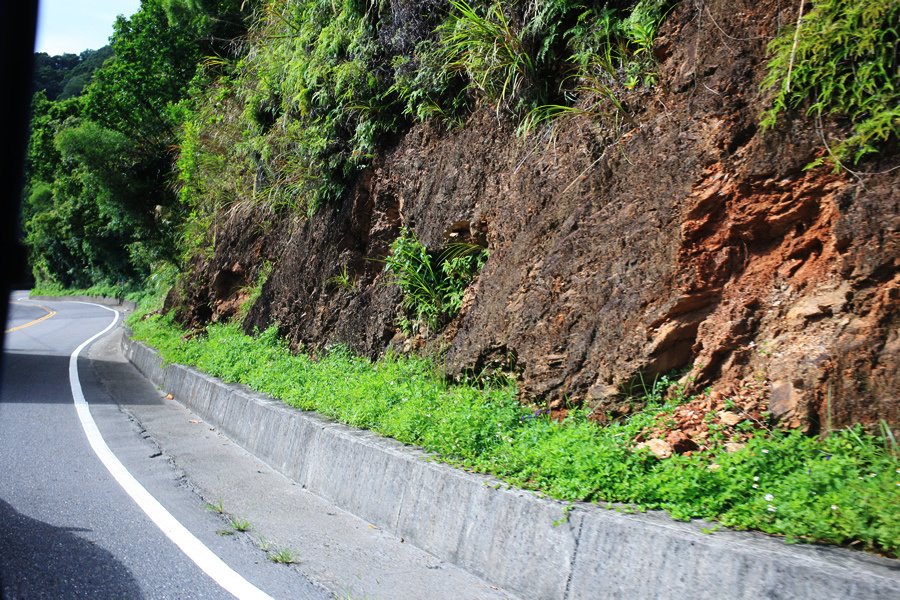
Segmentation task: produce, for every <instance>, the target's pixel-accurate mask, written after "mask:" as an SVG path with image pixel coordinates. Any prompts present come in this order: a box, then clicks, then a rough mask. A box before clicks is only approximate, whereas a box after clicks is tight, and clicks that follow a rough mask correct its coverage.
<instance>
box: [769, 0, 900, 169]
mask: <svg viewBox="0 0 900 600" xmlns="http://www.w3.org/2000/svg"><path fill="white" fill-rule="evenodd" d="M898 28H900V4H898V3H897V2H894V1H893V0H866V1H852V0H822V1H817V2H815V3H814V4H813V7H812V9H811V10H810V11H809V12H808V13H807V14H805V15H803V17H802V18H801V19H800V20H799V23H797V24H796V25H795V26H792V27H786V28H784V29H783V30H782V31H781V32H780V33H779V34H778V36H777V37H776V38H775V39H774V40H772V42H771V43H770V44H769V53H770V55H771V60H770V61H769V65H768V67H769V72H768V75H767V76H766V78H765V80H764V81H763V87H764V88H774V89H775V95H774V98H773V100H772V107H771V108H770V109H769V110H767V111H766V112H765V113H763V116H762V125H763V126H764V127H771V126H773V125H775V123H776V121H777V119H778V117H779V115H781V114H782V113H784V112H785V111H787V110H789V109H794V108H798V107H800V106H801V105H802V104H804V103H805V102H807V101H810V102H811V103H810V104H809V105H808V108H807V113H808V114H812V115H815V116H817V117H818V116H821V115H839V116H844V117H846V118H847V119H848V120H849V121H850V123H851V124H852V133H851V134H850V136H849V137H847V138H846V139H843V140H841V141H839V142H838V143H837V144H836V145H835V146H834V147H833V148H831V149H830V153H829V154H830V155H829V156H828V157H826V158H823V159H820V160H818V161H816V162H815V163H813V165H811V166H815V165H818V164H821V163H822V162H823V161H825V160H828V161H830V162H832V163H833V164H834V166H835V168H836V169H839V168H840V163H841V161H844V160H849V161H851V162H854V163H855V162H858V161H859V160H860V159H861V158H862V157H863V156H865V155H867V154H871V153H874V152H877V151H878V148H879V147H880V146H881V145H883V144H884V143H886V142H887V141H888V140H889V139H894V140H896V139H897V138H898V134H900V59H898V57H897V45H898Z"/></svg>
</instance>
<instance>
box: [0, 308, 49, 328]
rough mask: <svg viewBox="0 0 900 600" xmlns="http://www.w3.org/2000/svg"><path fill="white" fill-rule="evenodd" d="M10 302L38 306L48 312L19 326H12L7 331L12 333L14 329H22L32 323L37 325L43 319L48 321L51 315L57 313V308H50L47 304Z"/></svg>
mask: <svg viewBox="0 0 900 600" xmlns="http://www.w3.org/2000/svg"><path fill="white" fill-rule="evenodd" d="M10 304H19V305H21V306H37V307H38V308H42V309H44V310H46V311H47V314H46V315H44V316H43V317H40V318H38V319H35V320H34V321H29V322H27V323H25V324H23V325H19V326H18V327H11V328H9V329H7V330H6V333H12V332H13V331H19V330H20V329H25V328H26V327H31V326H32V325H37V324H38V323H40V322H41V321H46V320H47V319H49V318H50V317H52V316H53V315H55V314H56V311H55V310H50V309H49V308H47V307H46V306H41V305H40V304H25V303H24V302H10Z"/></svg>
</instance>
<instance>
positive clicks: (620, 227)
mask: <svg viewBox="0 0 900 600" xmlns="http://www.w3.org/2000/svg"><path fill="white" fill-rule="evenodd" d="M787 4H789V5H790V6H787ZM795 5H796V3H795V2H792V3H784V2H779V1H777V0H763V1H760V2H733V1H726V0H713V1H708V2H681V3H679V4H678V5H677V6H676V7H675V8H674V10H673V11H672V13H671V14H670V15H669V16H668V17H667V19H666V20H665V22H664V23H663V25H662V28H661V29H660V32H659V36H658V37H657V39H656V42H655V44H654V47H653V49H654V54H655V56H656V59H657V60H658V62H659V81H658V84H657V85H656V86H655V87H654V88H652V89H651V90H649V91H646V90H645V91H633V92H630V93H628V94H626V95H625V96H624V97H623V99H622V100H623V103H624V104H626V105H627V106H628V107H630V109H631V110H632V111H633V114H634V116H633V117H631V118H628V119H623V118H622V117H621V116H617V114H618V113H615V112H614V111H610V112H609V113H607V114H590V115H578V116H573V117H571V118H565V119H559V120H557V121H556V122H555V123H554V124H553V125H552V127H548V128H544V129H538V130H536V131H535V132H534V133H532V134H530V135H528V136H525V137H522V136H517V135H516V134H515V132H514V131H513V128H512V126H511V125H509V124H507V123H506V122H505V121H504V120H503V119H498V116H497V114H496V113H495V112H494V111H493V110H491V109H489V108H483V109H479V110H476V111H475V112H474V113H473V114H472V115H471V116H470V117H469V118H468V119H467V120H466V122H465V123H464V126H462V127H461V128H458V129H453V130H450V131H447V130H446V129H444V128H441V127H439V126H437V125H433V124H429V123H425V124H419V125H415V126H413V127H412V128H411V129H410V130H409V131H407V132H406V133H404V134H403V135H401V136H400V137H399V138H398V139H397V140H396V141H395V142H394V143H393V145H392V146H391V147H389V148H386V149H385V150H384V151H383V152H381V153H380V154H378V155H377V157H376V158H375V159H374V162H373V164H372V165H371V166H370V167H369V168H367V169H366V170H365V171H364V172H363V173H362V174H361V175H360V176H359V177H358V179H357V181H356V183H355V185H354V187H353V188H352V191H351V193H349V194H346V195H345V197H344V199H343V200H342V201H341V202H340V204H339V205H337V206H331V207H326V208H323V209H321V210H319V212H317V213H316V214H315V215H313V216H312V217H309V218H306V217H298V216H296V215H289V214H279V213H273V212H271V210H270V209H269V208H266V207H264V206H262V205H259V204H251V203H247V204H243V205H240V206H239V207H236V208H233V209H232V210H229V211H223V212H222V213H220V214H218V215H217V217H216V223H215V230H216V245H215V250H214V253H212V255H209V256H198V257H197V258H195V260H194V262H193V272H192V273H191V275H190V276H189V277H186V278H185V280H184V282H183V283H182V284H181V287H180V289H179V290H178V293H177V297H176V296H173V298H172V303H175V301H176V299H177V300H178V301H179V302H180V303H181V309H180V311H181V312H180V314H181V318H182V319H183V320H184V321H186V322H192V323H194V324H200V323H205V322H208V321H210V320H224V319H228V318H231V317H233V316H234V315H235V314H236V311H237V308H238V306H239V305H240V304H241V302H242V301H243V300H244V298H245V296H246V293H247V292H246V290H247V288H248V287H249V286H252V284H253V282H254V281H255V280H256V278H257V276H258V273H259V271H260V269H261V266H262V265H263V263H264V262H269V263H271V265H272V272H271V276H269V277H268V279H267V280H266V281H265V284H264V285H263V287H262V293H261V295H260V297H259V299H258V300H257V301H256V303H255V304H254V305H253V306H252V308H250V310H249V312H248V314H247V316H246V318H245V321H244V323H245V326H246V328H247V329H248V330H252V329H253V328H255V327H259V328H263V327H266V326H268V325H270V324H272V323H277V324H278V327H279V329H280V331H281V333H283V334H284V335H285V336H286V337H287V338H288V339H289V340H290V341H291V343H292V344H293V345H294V346H295V347H300V346H303V347H306V348H309V349H312V350H313V351H315V349H316V348H318V347H322V346H324V345H327V344H333V343H342V344H347V345H349V346H351V347H352V348H354V349H355V350H357V351H358V352H361V353H364V354H367V355H370V356H376V355H378V354H380V353H382V352H383V351H385V349H386V348H387V347H388V346H389V345H394V346H396V347H400V348H410V347H420V346H422V345H425V346H427V347H428V348H429V349H431V350H433V351H439V356H441V360H442V361H443V363H444V365H445V367H446V370H447V372H448V374H450V375H458V374H462V373H476V374H478V373H483V372H485V371H491V370H501V371H504V372H507V373H512V374H514V376H515V377H516V378H517V379H518V382H519V389H520V390H521V393H522V395H523V399H525V400H526V401H530V402H536V403H547V404H549V405H550V407H552V408H554V409H557V410H563V409H564V408H565V407H567V406H571V405H577V404H583V405H586V406H588V407H591V408H593V409H595V415H596V416H597V418H598V419H599V420H603V419H605V418H607V417H608V416H610V415H612V416H615V415H616V414H621V413H622V412H624V411H627V410H628V409H627V405H626V404H623V403H622V401H621V398H622V394H623V392H624V391H627V390H628V388H629V387H630V386H633V385H635V384H636V382H639V381H641V380H643V381H645V382H646V381H652V379H653V378H654V376H656V375H659V374H663V373H668V372H670V371H673V370H677V369H682V370H686V373H687V374H686V375H684V382H685V383H686V384H687V385H688V386H689V388H690V389H691V390H692V391H701V390H703V389H706V388H711V390H712V393H711V394H710V395H707V396H702V397H700V398H699V399H697V400H695V401H694V403H693V404H692V405H688V409H686V410H688V412H689V411H690V410H691V407H693V408H696V410H697V412H698V413H700V412H709V411H714V410H722V408H723V407H724V406H725V403H726V401H727V402H728V405H729V406H731V404H732V403H734V404H735V405H737V406H738V407H740V408H742V409H744V410H746V411H748V412H750V413H751V414H759V413H762V412H763V411H766V410H768V411H769V412H770V413H771V414H772V416H773V417H774V418H775V419H777V420H778V421H779V422H780V423H781V424H783V425H785V426H789V427H801V428H804V429H805V430H807V431H810V432H816V431H818V430H820V429H821V428H824V427H830V426H835V427H837V426H841V425H846V424H851V423H856V422H862V423H869V424H872V423H877V422H878V420H879V419H885V420H887V421H888V422H890V423H892V424H898V423H900V403H898V402H897V398H898V396H900V375H898V374H900V364H898V355H900V352H898V351H900V334H898V323H900V317H898V310H897V307H898V297H900V275H898V268H897V267H898V261H900V248H898V237H900V236H898V233H897V232H898V225H900V222H898V221H900V210H898V204H900V170H891V167H892V166H894V165H896V164H897V156H898V155H897V152H896V148H888V150H887V151H885V152H883V153H882V154H881V155H880V158H878V159H877V160H870V161H868V162H866V163H862V164H861V165H860V169H861V170H862V171H865V172H866V173H864V174H857V173H849V172H848V171H846V170H844V171H841V172H839V173H837V174H835V173H832V172H831V171H830V170H829V169H828V167H819V168H816V169H812V170H805V169H804V167H805V166H806V165H807V164H809V163H810V162H811V161H813V160H814V159H816V158H817V157H818V156H820V155H821V154H822V153H823V152H824V149H823V141H822V139H823V138H822V136H821V134H820V132H819V131H818V130H817V127H824V128H825V130H826V131H832V130H836V129H840V127H841V124H840V123H836V122H825V123H818V124H817V123H816V122H815V120H814V119H812V118H811V117H807V116H806V115H804V114H802V113H797V114H793V115H789V116H788V117H787V118H783V119H781V121H780V123H779V124H778V125H777V126H776V127H775V128H773V129H770V130H767V131H761V130H760V129H759V127H758V123H759V121H760V114H761V113H762V112H763V111H764V110H765V109H766V108H767V106H768V104H767V102H768V99H767V97H766V94H765V93H761V92H760V83H761V81H762V78H763V77H764V75H765V64H766V43H767V41H768V40H770V39H771V38H772V37H773V36H774V35H775V33H776V31H777V30H778V28H779V26H781V25H783V24H784V23H787V22H791V20H793V19H796V13H795V11H796V9H797V7H796V6H795ZM582 102H583V103H584V106H588V105H589V104H590V101H589V99H584V100H582ZM401 227H408V228H410V229H411V230H412V231H414V232H415V234H416V235H417V237H418V238H419V239H420V240H421V241H422V242H423V243H424V244H425V245H426V246H428V247H429V248H430V249H440V248H442V247H444V246H446V245H447V244H449V243H452V242H454V241H470V242H475V243H479V244H483V245H486V246H487V247H488V248H489V250H490V257H489V259H488V261H487V263H486V265H485V267H484V269H483V271H482V272H481V273H480V275H479V276H478V277H477V279H476V280H475V281H474V283H473V284H472V286H471V287H470V288H469V289H468V290H467V292H466V295H465V298H464V302H463V308H462V310H461V312H460V314H459V315H458V316H457V317H455V319H454V320H453V321H452V322H451V323H450V324H449V325H447V326H446V327H445V328H444V329H443V330H442V331H440V332H438V333H437V334H432V335H430V336H426V339H420V338H419V337H414V338H412V339H406V338H405V337H404V336H403V335H402V334H400V333H399V332H398V329H397V327H396V325H395V323H396V318H397V316H398V314H400V310H401V309H400V300H401V296H400V293H399V291H398V290H397V288H396V286H393V285H390V281H389V277H387V275H386V274H385V273H384V270H383V263H381V262H379V260H378V259H382V258H383V257H385V256H386V255H387V254H388V253H389V247H390V244H391V242H392V241H393V240H394V239H396V238H397V236H398V235H399V233H400V230H401ZM342 273H346V275H347V276H348V277H347V279H348V280H349V281H350V282H351V285H337V284H335V283H334V281H335V280H334V277H335V276H337V275H341V274H342Z"/></svg>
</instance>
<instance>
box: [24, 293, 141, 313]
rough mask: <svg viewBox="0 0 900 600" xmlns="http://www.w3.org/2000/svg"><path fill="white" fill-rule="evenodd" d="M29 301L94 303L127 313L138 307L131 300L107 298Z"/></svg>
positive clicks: (81, 297)
mask: <svg viewBox="0 0 900 600" xmlns="http://www.w3.org/2000/svg"><path fill="white" fill-rule="evenodd" d="M28 299H29V300H40V301H43V302H72V301H75V302H93V303H94V304H103V305H104V306H116V307H119V308H121V309H123V310H126V311H133V310H134V309H135V308H136V306H137V305H136V304H135V303H134V302H131V301H130V300H122V299H121V298H109V297H106V296H28Z"/></svg>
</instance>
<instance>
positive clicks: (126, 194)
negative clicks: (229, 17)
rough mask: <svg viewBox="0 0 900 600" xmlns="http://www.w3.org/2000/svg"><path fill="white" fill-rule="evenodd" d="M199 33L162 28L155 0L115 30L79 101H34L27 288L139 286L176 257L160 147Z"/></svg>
mask: <svg viewBox="0 0 900 600" xmlns="http://www.w3.org/2000/svg"><path fill="white" fill-rule="evenodd" d="M204 27H205V26H204V25H203V23H202V22H201V21H200V20H198V19H193V20H186V21H184V22H178V23H174V24H173V23H170V22H169V20H168V17H167V14H166V11H165V10H164V7H163V3H162V0H146V1H145V2H143V3H142V6H141V9H140V10H139V11H138V12H137V13H136V14H135V15H134V16H132V17H131V18H130V19H125V18H121V17H120V18H119V19H118V20H117V21H116V24H115V33H114V34H113V37H112V43H111V48H112V52H113V56H111V57H110V58H109V59H108V60H106V61H105V62H104V63H103V65H102V67H100V68H98V69H97V70H96V71H95V72H94V73H93V77H92V80H91V83H90V84H89V85H88V86H87V88H86V90H85V92H84V94H83V95H81V96H80V97H78V98H77V99H71V100H64V101H58V102H50V101H48V100H47V99H46V96H44V95H42V94H37V95H36V96H35V102H34V111H33V112H34V117H33V120H32V136H31V144H30V147H29V153H28V173H27V177H28V183H27V189H26V196H25V197H26V202H25V208H24V211H23V212H24V215H23V216H24V229H25V231H26V236H27V237H26V243H27V245H28V246H29V249H30V254H31V261H32V266H33V270H34V272H35V277H36V279H37V280H38V281H39V282H46V283H54V282H55V283H57V284H61V285H64V286H76V287H88V286H90V285H92V284H101V283H109V284H120V283H122V282H127V281H133V282H140V281H142V280H143V279H144V278H145V277H146V276H147V275H148V274H149V272H150V270H151V267H152V266H154V265H157V264H159V263H160V262H164V261H168V262H174V261H175V260H176V259H177V257H178V253H177V243H176V240H177V238H178V235H179V229H180V226H181V222H182V220H183V218H184V217H183V213H182V210H181V207H180V206H179V204H178V203H177V201H176V196H175V194H174V193H173V190H172V187H171V185H169V183H170V179H169V178H170V174H171V168H172V162H171V146H172V144H173V142H174V141H175V133H176V131H177V126H178V124H179V119H180V112H179V110H178V109H177V105H178V102H179V101H180V100H181V99H182V98H183V97H184V96H185V95H186V92H187V89H188V85H189V83H190V82H191V80H192V78H193V75H194V71H195V70H196V66H197V61H198V60H199V58H200V56H201V52H202V51H203V50H206V49H210V46H209V45H208V44H207V42H204V41H203V40H204V37H203V34H204V32H205V31H206V30H205V29H204ZM93 56H94V55H91V56H90V57H88V58H91V57H93ZM87 60H88V59H87V58H86V59H85V63H86V62H87Z"/></svg>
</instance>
